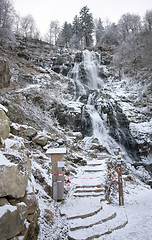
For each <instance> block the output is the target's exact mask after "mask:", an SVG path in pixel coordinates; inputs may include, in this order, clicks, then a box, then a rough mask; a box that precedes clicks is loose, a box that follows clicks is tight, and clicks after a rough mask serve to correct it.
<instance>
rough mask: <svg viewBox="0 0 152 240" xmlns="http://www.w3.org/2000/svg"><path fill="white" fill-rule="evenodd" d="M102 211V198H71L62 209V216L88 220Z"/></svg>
mask: <svg viewBox="0 0 152 240" xmlns="http://www.w3.org/2000/svg"><path fill="white" fill-rule="evenodd" d="M71 208H72V210H71ZM101 209H102V204H101V197H96V198H94V197H90V198H86V197H85V198H70V199H68V200H67V201H66V202H65V204H64V205H62V206H61V207H60V214H61V216H64V215H66V216H67V218H68V219H76V218H86V217H89V216H93V215H95V214H97V213H98V212H99V211H100V210H101Z"/></svg>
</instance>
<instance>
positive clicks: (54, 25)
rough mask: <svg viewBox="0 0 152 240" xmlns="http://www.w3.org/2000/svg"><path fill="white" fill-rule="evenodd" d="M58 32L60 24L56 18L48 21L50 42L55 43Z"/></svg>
mask: <svg viewBox="0 0 152 240" xmlns="http://www.w3.org/2000/svg"><path fill="white" fill-rule="evenodd" d="M59 33H60V24H59V21H58V20H55V21H51V22H50V29H49V39H50V43H51V44H54V45H56V44H57V39H58V36H59Z"/></svg>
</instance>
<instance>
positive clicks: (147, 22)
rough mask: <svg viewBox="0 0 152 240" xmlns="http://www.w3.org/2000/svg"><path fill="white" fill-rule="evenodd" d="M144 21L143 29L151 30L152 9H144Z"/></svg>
mask: <svg viewBox="0 0 152 240" xmlns="http://www.w3.org/2000/svg"><path fill="white" fill-rule="evenodd" d="M144 22H145V29H146V30H147V31H152V10H149V11H146V14H145V18H144Z"/></svg>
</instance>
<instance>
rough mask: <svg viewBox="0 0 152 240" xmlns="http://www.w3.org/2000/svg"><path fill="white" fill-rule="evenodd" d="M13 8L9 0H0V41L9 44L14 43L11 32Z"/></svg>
mask: <svg viewBox="0 0 152 240" xmlns="http://www.w3.org/2000/svg"><path fill="white" fill-rule="evenodd" d="M14 12H15V11H14V8H13V5H12V2H11V0H0V42H1V44H5V45H8V46H9V45H10V44H11V43H12V44H14V43H15V37H14V34H13V32H12V24H13V18H14Z"/></svg>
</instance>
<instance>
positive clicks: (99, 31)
mask: <svg viewBox="0 0 152 240" xmlns="http://www.w3.org/2000/svg"><path fill="white" fill-rule="evenodd" d="M94 25H95V38H96V45H97V46H98V45H100V44H101V40H102V37H103V34H104V27H103V24H102V21H101V18H99V20H98V19H96V20H95V24H94Z"/></svg>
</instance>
